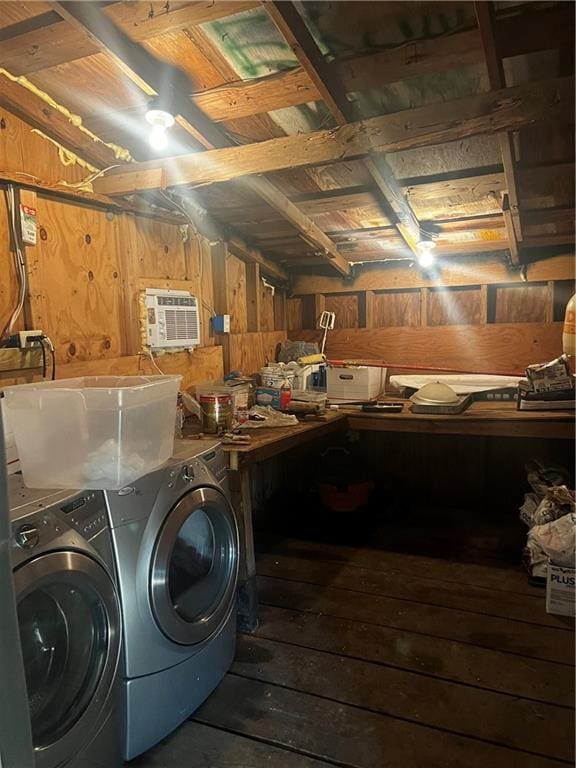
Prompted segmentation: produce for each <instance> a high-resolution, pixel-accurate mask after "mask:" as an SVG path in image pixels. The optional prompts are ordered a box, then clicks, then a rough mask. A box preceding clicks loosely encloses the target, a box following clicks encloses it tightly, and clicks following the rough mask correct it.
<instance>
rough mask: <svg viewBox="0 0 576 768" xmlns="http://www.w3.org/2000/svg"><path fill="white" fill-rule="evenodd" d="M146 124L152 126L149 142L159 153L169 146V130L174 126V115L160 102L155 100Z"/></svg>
mask: <svg viewBox="0 0 576 768" xmlns="http://www.w3.org/2000/svg"><path fill="white" fill-rule="evenodd" d="M146 122H147V123H148V125H151V126H152V130H151V131H150V135H149V137H148V141H149V142H150V146H151V147H152V149H154V150H156V151H157V152H160V151H162V150H163V149H166V147H167V146H168V134H167V130H168V129H169V128H172V126H173V125H174V122H175V120H174V115H173V114H172V113H171V112H169V111H168V109H167V108H166V107H165V106H164V105H163V104H162V103H161V102H160V100H159V99H154V100H153V101H152V102H151V103H150V106H149V108H148V110H147V112H146Z"/></svg>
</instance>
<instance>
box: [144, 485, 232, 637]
mask: <svg viewBox="0 0 576 768" xmlns="http://www.w3.org/2000/svg"><path fill="white" fill-rule="evenodd" d="M237 569H238V536H237V532H236V524H235V521H234V513H233V512H232V509H231V507H230V504H229V503H228V500H227V499H226V497H225V496H224V495H223V494H222V493H220V492H219V491H217V490H216V489H214V488H196V489H195V490H193V491H190V492H189V493H187V494H186V495H185V496H183V497H182V498H181V499H180V501H179V502H178V503H177V504H176V506H175V507H174V508H173V509H172V510H171V511H170V513H169V514H168V516H167V517H166V520H165V522H164V525H163V527H162V529H161V531H160V535H159V537H158V540H157V543H156V548H155V551H154V556H153V562H152V571H151V598H152V605H153V607H154V613H155V616H156V619H157V621H158V625H159V626H160V629H161V630H162V631H163V632H164V634H166V635H167V636H168V637H169V638H170V639H172V640H174V641H175V642H177V643H181V644H183V645H192V644H194V643H199V642H202V641H203V640H205V639H206V638H207V637H209V636H210V635H211V634H212V633H213V632H214V631H215V630H216V629H218V627H219V626H220V624H221V623H222V621H223V620H224V619H225V618H226V617H227V616H228V615H229V613H230V609H231V606H232V603H233V599H234V593H235V589H236V580H237Z"/></svg>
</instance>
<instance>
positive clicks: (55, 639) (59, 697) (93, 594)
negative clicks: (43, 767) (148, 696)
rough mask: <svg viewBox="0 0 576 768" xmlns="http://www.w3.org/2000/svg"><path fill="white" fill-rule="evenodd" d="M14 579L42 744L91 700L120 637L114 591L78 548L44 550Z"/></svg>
mask: <svg viewBox="0 0 576 768" xmlns="http://www.w3.org/2000/svg"><path fill="white" fill-rule="evenodd" d="M74 566H76V567H74ZM15 581H16V584H17V586H18V587H19V588H18V593H19V594H18V621H19V626H20V640H21V644H22V652H23V656H24V668H25V671H26V684H27V688H28V698H29V706H30V718H31V723H32V736H33V741H34V747H35V749H45V748H47V747H50V746H51V745H54V744H55V743H56V742H58V741H59V740H61V739H63V738H64V737H65V736H66V734H68V733H69V732H70V731H71V729H72V728H73V727H74V726H75V725H76V723H78V722H79V721H80V719H81V718H82V716H83V715H84V714H85V713H86V712H87V710H88V709H89V707H90V706H91V705H92V704H93V703H94V700H95V694H96V691H97V689H98V687H99V684H100V683H101V681H102V678H103V677H104V676H105V670H106V668H107V666H110V663H111V662H113V658H112V657H113V655H114V654H113V651H114V648H115V647H116V646H117V643H118V639H119V638H118V637H116V636H115V634H116V630H114V629H113V627H114V624H117V621H118V619H117V604H116V597H115V594H114V589H113V585H112V582H111V581H110V579H108V577H107V575H106V573H105V572H104V571H103V570H102V569H101V568H100V567H99V566H98V565H97V564H96V563H95V562H94V561H93V560H91V558H88V557H86V556H84V555H80V554H78V553H65V552H57V553H51V554H47V555H44V556H41V557H39V558H37V559H36V560H33V561H31V562H29V563H27V564H26V565H24V566H23V567H22V568H21V569H19V570H18V571H16V574H15Z"/></svg>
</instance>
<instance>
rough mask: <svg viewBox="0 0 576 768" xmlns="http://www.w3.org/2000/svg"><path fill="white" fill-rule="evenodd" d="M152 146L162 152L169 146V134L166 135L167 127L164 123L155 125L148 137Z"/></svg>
mask: <svg viewBox="0 0 576 768" xmlns="http://www.w3.org/2000/svg"><path fill="white" fill-rule="evenodd" d="M148 141H149V142H150V146H151V147H152V149H154V150H156V152H161V151H162V150H163V149H166V147H167V146H168V136H167V135H166V128H165V127H164V126H163V125H153V126H152V130H151V131H150V136H149V137H148Z"/></svg>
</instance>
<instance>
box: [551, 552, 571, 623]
mask: <svg viewBox="0 0 576 768" xmlns="http://www.w3.org/2000/svg"><path fill="white" fill-rule="evenodd" d="M575 606H576V570H574V569H573V568H563V567H562V566H560V565H554V563H550V562H549V563H548V576H547V578H546V613H556V614H559V615H560V616H574V615H575V614H576V610H575Z"/></svg>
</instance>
